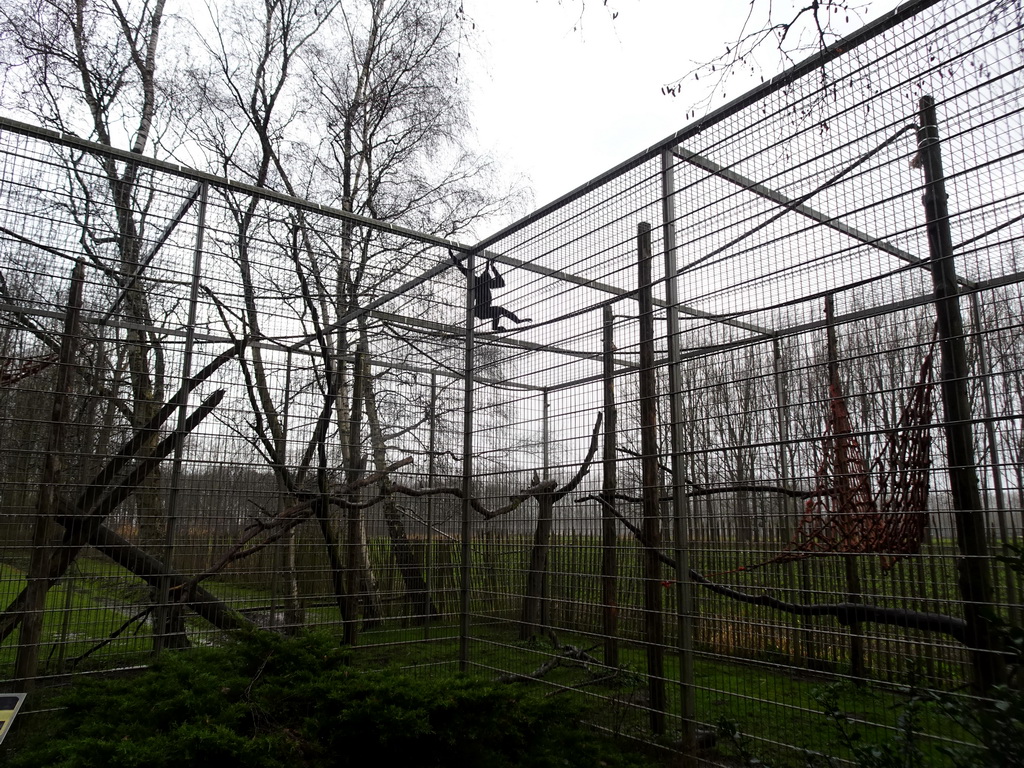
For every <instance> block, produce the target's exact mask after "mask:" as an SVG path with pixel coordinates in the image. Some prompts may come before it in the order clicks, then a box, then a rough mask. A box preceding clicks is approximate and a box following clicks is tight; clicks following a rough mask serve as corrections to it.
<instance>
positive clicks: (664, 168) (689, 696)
mask: <svg viewBox="0 0 1024 768" xmlns="http://www.w3.org/2000/svg"><path fill="white" fill-rule="evenodd" d="M673 159H674V158H673V155H672V153H671V152H668V151H665V152H662V153H661V207H662V216H661V219H662V238H663V241H664V248H665V303H666V305H667V309H666V314H667V318H668V328H667V329H666V330H667V336H668V338H667V339H666V343H667V347H668V393H669V417H670V418H671V432H670V435H671V437H670V439H671V442H672V526H673V538H674V540H675V558H676V578H675V581H676V589H675V596H676V623H677V626H678V631H679V691H680V697H681V701H682V710H681V715H682V719H683V722H682V734H683V747H684V752H686V753H692V752H693V751H694V749H695V748H696V744H697V703H696V697H695V695H694V669H693V638H694V623H695V618H696V615H695V611H694V600H693V582H692V581H691V579H690V525H689V523H690V517H691V512H690V499H689V497H688V496H687V494H686V478H687V477H689V467H688V466H687V463H686V453H685V451H686V436H685V434H684V432H683V418H684V417H683V371H682V360H681V354H680V349H679V345H680V343H681V329H680V325H679V285H678V279H677V275H676V273H677V272H678V266H677V264H676V248H677V247H678V246H677V243H676V227H675V221H676V213H675V195H676V187H675V169H674V166H673Z"/></svg>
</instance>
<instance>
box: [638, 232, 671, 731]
mask: <svg viewBox="0 0 1024 768" xmlns="http://www.w3.org/2000/svg"><path fill="white" fill-rule="evenodd" d="M637 256H638V263H637V267H638V279H637V304H638V305H639V307H638V308H639V317H638V321H639V331H640V454H641V457H642V458H641V462H640V463H641V478H642V483H643V488H641V497H642V498H643V519H642V522H641V527H642V532H643V535H644V542H643V544H644V548H643V562H644V571H643V573H644V580H643V584H644V627H645V635H646V637H645V641H646V644H647V687H648V692H649V694H650V717H651V731H652V732H653V733H654V734H656V735H660V734H662V733H664V732H665V707H666V699H665V617H664V616H663V615H662V601H661V590H662V586H661V561H660V559H659V555H660V551H659V550H660V549H661V515H660V510H659V496H660V495H661V485H660V483H659V482H658V401H657V397H658V393H657V385H656V382H655V373H654V296H653V291H652V288H651V285H652V277H651V262H652V261H653V257H652V255H651V225H650V224H648V223H647V222H641V223H640V224H639V225H638V226H637Z"/></svg>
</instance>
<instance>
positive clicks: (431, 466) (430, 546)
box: [423, 373, 437, 640]
mask: <svg viewBox="0 0 1024 768" xmlns="http://www.w3.org/2000/svg"><path fill="white" fill-rule="evenodd" d="M427 454H428V455H427V486H428V487H430V488H433V487H434V483H435V482H436V480H437V374H436V373H431V374H430V436H429V437H428V439H427ZM423 570H424V571H425V575H426V577H427V579H426V580H427V605H428V606H430V605H433V604H434V497H433V496H427V540H426V551H425V552H424V554H423ZM432 618H433V611H427V615H426V617H425V618H424V620H423V639H424V640H429V639H430V622H431V620H432Z"/></svg>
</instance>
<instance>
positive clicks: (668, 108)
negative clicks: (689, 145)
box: [464, 0, 898, 206]
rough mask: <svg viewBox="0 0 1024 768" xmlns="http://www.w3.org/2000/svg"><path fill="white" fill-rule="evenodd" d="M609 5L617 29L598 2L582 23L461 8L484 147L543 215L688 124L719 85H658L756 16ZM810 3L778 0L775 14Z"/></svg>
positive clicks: (652, 0)
mask: <svg viewBox="0 0 1024 768" xmlns="http://www.w3.org/2000/svg"><path fill="white" fill-rule="evenodd" d="M608 1H609V5H613V6H615V10H616V11H618V17H617V18H616V19H614V20H612V19H611V18H610V14H609V12H608V11H607V10H606V8H605V7H604V6H603V5H602V0H586V7H585V11H584V12H583V15H582V19H581V6H582V5H583V2H582V0H562V2H561V3H559V2H558V0H464V8H465V11H466V14H467V16H468V17H469V19H470V20H471V21H472V22H474V23H475V29H472V30H470V31H469V35H470V36H471V40H472V42H471V44H472V46H473V47H475V48H476V49H477V50H476V51H473V50H466V51H465V52H464V58H465V60H466V64H467V66H468V68H469V70H468V74H469V78H470V80H471V83H472V87H473V117H474V121H475V124H476V133H477V139H478V141H479V143H480V145H481V146H482V148H483V149H484V150H486V151H490V152H492V153H493V154H494V155H495V157H497V158H498V159H499V160H500V161H501V162H502V163H503V165H504V166H505V168H506V169H507V170H508V172H510V173H521V174H523V175H525V176H526V177H528V178H529V179H530V181H531V182H532V187H533V190H534V202H535V203H536V205H537V206H539V205H543V204H544V203H547V202H550V201H551V200H554V199H555V198H557V197H559V196H560V195H562V194H564V193H566V192H569V191H571V190H572V189H575V188H576V187H578V186H579V185H580V184H583V183H584V182H586V181H589V180H590V179H592V178H594V177H595V176H597V175H598V174H600V173H601V172H602V171H605V170H607V169H608V168H611V167H613V166H615V165H617V164H618V163H620V162H622V161H623V160H626V159H627V158H629V157H632V156H633V155H635V154H637V153H638V152H640V151H642V150H643V149H646V148H647V147H648V146H650V145H652V144H654V143H655V142H657V141H659V140H661V139H663V138H665V137H666V136H668V135H669V134H671V133H673V132H674V131H676V130H678V129H680V128H682V127H683V126H685V125H686V124H687V123H688V122H690V121H689V120H687V119H686V112H687V110H689V109H691V108H692V107H693V106H694V104H695V103H696V102H697V101H698V100H699V99H700V98H701V97H702V96H704V95H705V94H706V92H707V90H706V83H709V82H710V81H712V80H713V79H715V78H711V77H704V78H702V80H701V81H700V82H696V81H693V80H692V78H691V79H690V80H689V81H688V85H687V93H685V94H684V95H681V96H677V97H676V98H672V97H669V96H664V95H662V93H661V87H662V85H663V84H665V83H666V82H671V81H673V80H675V79H676V78H678V77H680V76H681V75H683V74H685V73H686V72H688V71H689V70H691V69H692V68H693V66H694V64H695V62H702V61H707V60H710V59H711V58H713V57H714V56H716V55H718V54H720V53H723V52H724V50H725V45H726V43H727V42H731V41H732V40H734V39H736V37H737V36H738V34H739V32H740V30H741V29H742V27H743V23H744V19H745V18H746V16H747V13H748V10H749V7H750V2H749V0H608ZM856 1H857V0H854V2H856ZM757 2H758V5H759V6H760V7H767V5H768V3H767V2H766V0H757ZM807 4H808V3H807V2H806V1H805V0H800V2H799V3H797V2H791V0H775V7H776V9H777V11H779V10H781V11H788V10H789V9H790V8H793V9H795V8H797V7H802V6H805V5H807ZM896 5H898V3H897V2H895V1H894V0H874V2H871V3H870V7H869V8H868V9H867V12H865V13H862V14H861V16H860V18H859V19H858V18H856V17H854V16H851V17H850V23H849V25H844V24H843V20H842V19H837V25H838V26H839V27H842V28H843V29H845V32H843V34H846V32H849V31H852V30H854V29H856V28H857V27H859V26H860V25H861V24H862V23H864V22H865V21H866V20H868V19H869V18H874V17H876V16H878V15H879V14H881V13H883V12H885V11H888V10H891V9H892V8H894V7H895V6H896ZM781 16H782V14H781V13H780V18H781ZM755 23H757V22H755V21H752V22H751V24H752V25H753V24H755ZM574 27H575V29H574ZM799 58H803V56H802V55H801V56H800V57H799ZM762 61H763V63H764V69H765V71H764V75H765V77H770V76H771V75H773V74H775V70H776V69H777V68H778V67H777V56H775V55H774V53H773V52H772V51H766V54H765V55H764V56H763V57H762ZM769 67H770V68H771V71H769ZM758 82H760V74H758V76H757V77H756V78H754V79H751V78H750V77H746V78H744V77H735V78H733V79H732V80H730V81H729V83H728V84H727V86H726V90H725V92H724V95H723V94H722V93H718V94H716V96H715V98H714V100H713V106H714V107H718V106H720V105H721V104H723V103H725V102H726V100H727V99H732V98H735V97H736V96H739V95H740V94H742V93H744V92H745V91H747V90H749V89H750V88H752V87H754V86H755V85H756V84H757V83H758Z"/></svg>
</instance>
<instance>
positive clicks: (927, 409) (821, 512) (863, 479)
mask: <svg viewBox="0 0 1024 768" xmlns="http://www.w3.org/2000/svg"><path fill="white" fill-rule="evenodd" d="M934 389H935V375H934V371H933V367H932V353H931V352H929V353H928V355H927V356H926V357H925V358H924V361H923V362H922V364H921V369H920V373H919V376H918V381H917V383H916V384H915V386H914V388H913V389H912V390H911V395H910V399H909V400H908V402H907V404H906V405H905V406H904V408H903V412H902V414H901V416H900V420H899V423H898V424H897V426H896V428H895V429H894V430H892V431H891V432H890V433H889V435H888V436H887V439H886V441H885V446H884V448H883V450H882V451H880V452H879V454H878V455H877V457H876V458H875V460H874V462H873V463H872V465H871V469H870V472H869V471H868V469H867V467H866V464H865V460H864V455H863V453H862V451H861V447H860V443H859V442H858V441H857V438H856V437H855V436H854V430H853V425H852V423H851V419H850V411H849V409H848V408H847V405H846V398H845V397H843V394H842V392H841V391H840V389H839V386H838V385H837V384H836V383H835V382H833V383H832V384H831V385H830V386H829V411H828V415H827V417H826V422H825V434H824V436H823V449H824V450H823V458H822V461H821V463H820V464H819V466H818V469H817V472H816V473H815V487H814V493H813V494H812V495H811V496H810V497H809V498H808V499H807V501H806V502H805V503H804V514H803V516H802V517H801V519H800V523H799V524H798V526H797V529H796V532H795V533H794V534H793V538H792V539H791V540H790V542H789V544H788V545H787V547H786V549H785V550H784V551H783V552H782V553H781V554H779V555H777V556H776V557H774V558H772V559H770V560H767V561H765V562H764V563H760V564H758V565H753V566H745V567H743V568H740V569H739V570H750V569H752V568H760V567H762V566H765V565H770V564H772V563H786V562H791V561H794V560H801V559H803V558H806V557H811V556H814V555H823V554H831V553H875V554H880V555H881V556H882V567H883V568H889V567H891V566H892V565H893V563H895V562H896V560H897V559H898V558H899V557H901V556H906V555H911V554H915V553H916V552H918V551H919V549H920V547H921V542H922V540H923V539H924V533H925V529H926V527H927V525H928V488H929V479H930V472H929V470H930V467H931V431H930V425H931V420H932V393H933V391H934ZM872 478H875V479H876V483H877V486H876V487H875V488H874V489H872Z"/></svg>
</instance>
